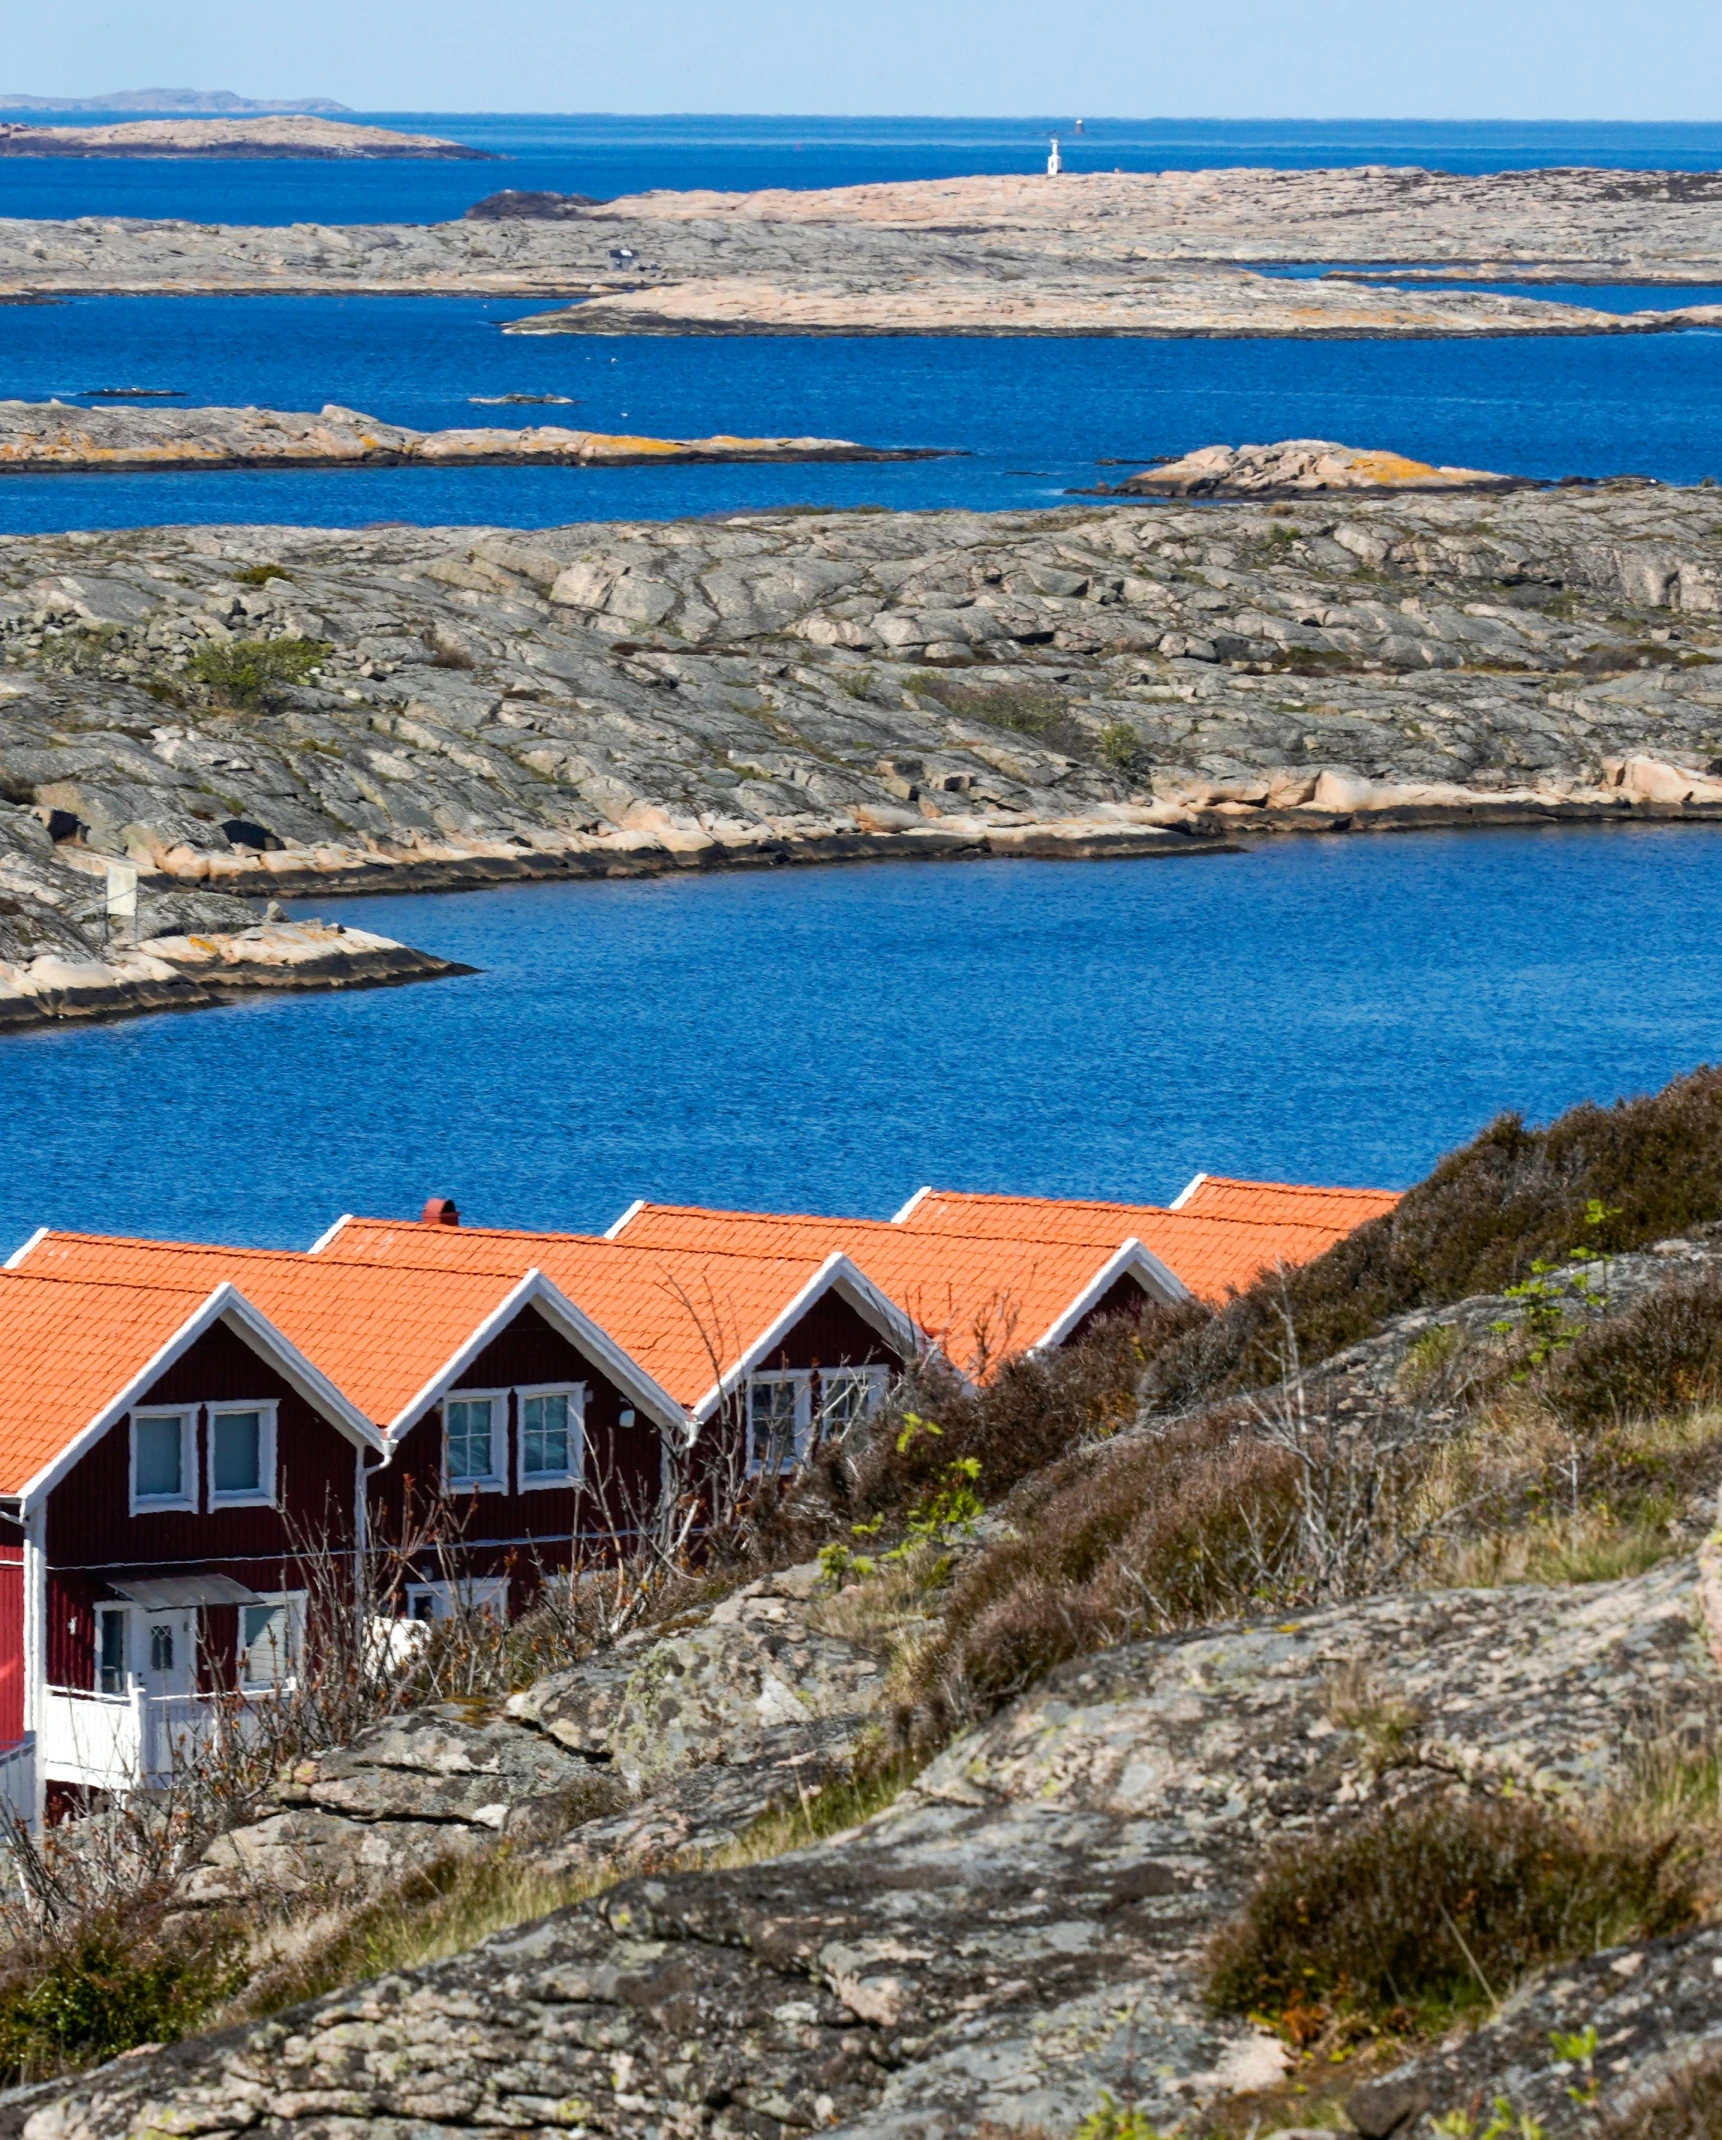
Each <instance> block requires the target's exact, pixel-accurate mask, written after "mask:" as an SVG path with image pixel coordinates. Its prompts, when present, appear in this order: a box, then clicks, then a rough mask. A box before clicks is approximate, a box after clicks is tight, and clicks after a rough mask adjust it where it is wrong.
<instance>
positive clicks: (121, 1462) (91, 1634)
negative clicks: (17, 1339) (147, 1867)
mask: <svg viewBox="0 0 1722 2140" xmlns="http://www.w3.org/2000/svg"><path fill="white" fill-rule="evenodd" d="M271 1398H272V1399H274V1400H275V1402H276V1405H277V1412H276V1453H275V1461H276V1484H277V1493H278V1498H279V1503H280V1505H279V1506H278V1507H275V1508H223V1509H171V1510H169V1509H156V1510H151V1511H149V1512H148V1513H146V1514H143V1515H138V1516H134V1515H132V1514H131V1513H130V1496H131V1427H130V1421H129V1419H122V1420H120V1421H118V1422H117V1423H116V1424H115V1425H114V1426H112V1427H111V1428H109V1430H108V1432H107V1433H106V1434H104V1435H103V1436H102V1438H101V1440H100V1441H98V1442H97V1443H96V1445H95V1446H94V1448H92V1449H90V1450H89V1451H88V1452H87V1453H86V1454H85V1455H84V1456H83V1457H82V1458H81V1459H80V1460H79V1461H78V1462H77V1463H76V1464H75V1465H74V1466H73V1467H72V1469H71V1470H70V1471H69V1472H68V1473H67V1474H66V1476H65V1478H63V1479H62V1480H61V1481H60V1483H59V1485H58V1486H56V1487H55V1488H54V1490H53V1492H52V1493H51V1494H50V1495H49V1496H48V1506H47V1517H46V1527H45V1533H44V1550H45V1554H46V1558H47V1562H48V1584H47V1591H48V1595H47V1628H46V1633H47V1651H48V1656H47V1667H48V1678H49V1681H50V1682H51V1683H52V1684H54V1685H56V1686H66V1687H89V1686H91V1685H93V1684H94V1669H95V1654H94V1644H95V1617H94V1612H93V1607H94V1605H95V1603H96V1601H97V1600H98V1599H99V1598H102V1597H105V1596H109V1595H111V1594H112V1593H111V1592H110V1591H109V1590H108V1588H107V1578H108V1577H109V1576H113V1575H119V1576H124V1575H127V1574H131V1575H148V1574H152V1573H154V1574H162V1575H170V1574H186V1573H190V1572H194V1571H195V1572H197V1573H202V1574H209V1573H214V1574H221V1575H231V1576H232V1577H234V1578H235V1580H236V1581H238V1582H241V1583H244V1584H246V1585H248V1586H249V1587H250V1588H252V1589H254V1590H261V1591H269V1590H285V1589H293V1588H297V1587H301V1586H302V1583H303V1576H302V1574H301V1575H298V1576H296V1575H295V1571H294V1558H293V1556H294V1551H295V1547H296V1546H301V1545H304V1544H307V1543H319V1544H322V1543H326V1544H328V1545H329V1546H331V1547H333V1548H334V1549H335V1550H337V1551H344V1550H348V1549H350V1548H351V1546H352V1543H353V1521H354V1516H355V1512H356V1505H357V1470H356V1466H357V1462H358V1451H357V1450H355V1448H354V1446H353V1444H352V1443H351V1442H350V1441H349V1440H348V1439H347V1438H346V1436H345V1435H343V1434H342V1433H340V1432H339V1431H338V1429H336V1428H335V1427H332V1426H330V1425H329V1423H328V1422H327V1421H326V1420H325V1419H324V1418H323V1417H322V1416H321V1415H320V1414H319V1413H318V1412H316V1411H314V1410H313V1409H312V1407H311V1406H310V1405H309V1404H307V1403H306V1402H305V1400H304V1399H303V1398H302V1397H300V1396H299V1395H298V1393H297V1392H296V1391H295V1390H294V1389H293V1387H292V1386H291V1384H289V1383H288V1382H286V1381H285V1380H284V1379H283V1378H282V1377H281V1376H280V1375H278V1374H277V1373H276V1372H275V1371H274V1369H273V1368H271V1367H269V1366H267V1365H266V1364H265V1363H264V1362H263V1361H262V1360H260V1359H259V1358H258V1356H257V1354H256V1353H254V1352H253V1351H252V1350H251V1348H250V1346H249V1345H247V1344H246V1343H245V1342H244V1340H243V1339H242V1338H240V1337H238V1336H236V1335H235V1334H234V1332H232V1331H231V1330H229V1329H227V1328H226V1326H225V1325H222V1324H218V1325H216V1327H215V1328H213V1329H211V1330H208V1331H206V1332H205V1333H204V1335H203V1336H202V1337H201V1338H199V1339H198V1341H197V1342H196V1344H194V1345H193V1346H191V1348H190V1349H189V1350H188V1351H187V1352H185V1353H184V1354H183V1355H182V1356H181V1357H180V1358H179V1359H178V1360H177V1361H175V1363H174V1365H173V1366H172V1367H171V1368H169V1369H168V1370H167V1372H166V1373H165V1374H164V1375H162V1376H161V1378H160V1379H159V1380H158V1381H157V1382H155V1383H154V1384H153V1385H152V1386H151V1388H150V1390H149V1393H148V1395H147V1396H146V1397H144V1398H143V1399H141V1400H140V1409H148V1408H149V1407H151V1406H155V1405H170V1404H171V1405H182V1406H193V1405H195V1406H198V1407H200V1409H199V1412H198V1418H197V1429H196V1448H197V1478H198V1481H199V1485H200V1488H201V1487H204V1486H206V1484H207V1477H208V1454H209V1451H208V1418H207V1414H206V1413H205V1412H204V1411H203V1410H202V1409H201V1407H203V1406H206V1405H209V1404H230V1403H236V1402H244V1401H247V1400H249V1399H258V1400H267V1399H271Z"/></svg>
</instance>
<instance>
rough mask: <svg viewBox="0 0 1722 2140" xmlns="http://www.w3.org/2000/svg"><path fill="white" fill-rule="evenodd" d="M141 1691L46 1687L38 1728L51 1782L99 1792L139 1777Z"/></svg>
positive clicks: (46, 1774)
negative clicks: (107, 1691)
mask: <svg viewBox="0 0 1722 2140" xmlns="http://www.w3.org/2000/svg"><path fill="white" fill-rule="evenodd" d="M143 1709H144V1694H143V1689H142V1688H141V1687H134V1688H133V1689H132V1690H131V1692H130V1693H129V1694H92V1693H89V1692H87V1691H86V1690H84V1689H83V1688H81V1687H47V1688H45V1689H44V1690H43V1695H42V1719H41V1724H40V1727H39V1729H38V1731H37V1735H36V1737H37V1746H38V1750H39V1752H40V1756H41V1762H42V1774H43V1776H44V1777H45V1778H46V1779H47V1781H48V1782H50V1783H76V1784H82V1785H84V1786H85V1787H86V1788H88V1789H92V1790H98V1791H113V1790H123V1789H125V1788H126V1787H127V1786H128V1785H130V1784H135V1783H137V1782H138V1781H139V1780H140V1774H141V1770H142V1766H143V1763H142V1753H143Z"/></svg>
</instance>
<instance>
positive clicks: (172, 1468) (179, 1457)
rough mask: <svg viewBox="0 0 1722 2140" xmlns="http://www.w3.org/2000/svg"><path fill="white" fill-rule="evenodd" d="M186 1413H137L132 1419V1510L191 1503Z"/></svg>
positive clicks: (190, 1455)
mask: <svg viewBox="0 0 1722 2140" xmlns="http://www.w3.org/2000/svg"><path fill="white" fill-rule="evenodd" d="M191 1419H192V1415H191V1414H190V1413H189V1412H138V1413H135V1414H134V1415H133V1418H132V1513H133V1515H134V1516H135V1515H137V1514H139V1513H141V1512H142V1511H143V1510H146V1509H152V1508H191V1507H194V1506H195V1502H194V1500H193V1497H192V1492H191V1484H192V1476H193V1471H194V1468H195V1464H194V1458H193V1451H192V1438H191Z"/></svg>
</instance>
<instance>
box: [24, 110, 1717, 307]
mask: <svg viewBox="0 0 1722 2140" xmlns="http://www.w3.org/2000/svg"><path fill="white" fill-rule="evenodd" d="M172 123H173V124H174V125H176V126H180V125H183V126H190V125H192V124H194V123H203V122H190V121H186V122H172ZM208 123H211V124H221V123H225V122H208ZM236 123H240V122H236ZM242 123H243V125H244V126H245V127H247V128H259V127H265V128H267V127H279V128H286V129H305V128H313V129H314V128H318V127H327V128H329V129H330V132H331V135H338V134H340V131H341V130H340V129H339V127H337V126H336V125H335V124H334V122H330V121H323V120H316V119H310V118H306V119H280V120H266V119H257V120H246V121H244V122H242ZM122 131H123V130H122ZM373 131H374V130H373ZM283 138H286V137H283ZM292 138H293V139H295V140H297V139H300V138H301V136H300V135H299V134H298V133H295V134H293V136H292ZM304 138H305V139H309V138H310V136H308V135H307V136H305V137H304ZM317 138H319V139H320V138H322V136H320V135H319V136H318V137H317ZM405 138H406V137H402V136H388V137H386V139H388V140H392V141H394V142H395V143H397V144H398V143H399V142H400V141H402V140H403V139H405ZM382 152H383V151H382V149H381V148H379V149H378V151H377V153H382ZM394 152H396V151H391V153H394ZM293 153H302V151H300V150H294V151H293ZM412 153H419V151H418V150H416V149H415V150H414V151H413V152H412ZM425 153H431V151H426V152H425ZM435 153H444V150H443V149H437V150H436V151H435ZM463 153H469V152H463ZM1321 263H1326V264H1327V265H1328V267H1329V268H1330V270H1331V272H1330V273H1329V274H1327V275H1325V276H1316V277H1311V276H1308V275H1297V276H1290V275H1287V274H1285V273H1284V272H1281V271H1283V270H1284V269H1285V268H1287V267H1290V266H1298V265H1301V266H1308V265H1310V264H1318V265H1319V264H1321ZM1359 263H1363V264H1365V265H1366V266H1368V267H1372V268H1383V267H1387V268H1393V269H1404V270H1406V271H1407V272H1406V274H1405V275H1404V276H1403V278H1402V279H1401V280H1400V281H1399V282H1398V283H1394V282H1391V281H1389V282H1383V281H1381V280H1379V279H1376V280H1371V279H1369V278H1368V277H1364V278H1363V279H1359V277H1358V276H1357V274H1356V273H1355V272H1354V271H1355V270H1356V269H1357V267H1358V264H1359ZM1411 270H1416V271H1417V272H1416V273H1415V274H1413V273H1411V272H1409V271H1411ZM1430 278H1435V279H1433V280H1432V279H1430ZM1442 278H1447V279H1458V278H1462V279H1465V280H1469V281H1508V282H1513V283H1521V282H1522V283H1531V284H1534V283H1538V282H1548V281H1561V282H1566V283H1573V282H1593V283H1622V282H1626V283H1642V284H1646V285H1657V284H1660V285H1664V286H1675V285H1679V284H1682V283H1688V284H1691V283H1714V282H1716V281H1718V280H1722V179H1719V178H1718V176H1717V174H1714V173H1703V172H1700V173H1688V172H1673V173H1670V172H1639V171H1607V170H1569V171H1509V172H1498V173H1485V174H1480V175H1465V176H1454V175H1452V174H1449V173H1443V172H1429V171H1421V170H1414V169H1413V170H1389V169H1381V168H1377V169H1368V170H1361V169H1346V170H1330V171H1262V170H1233V171H1168V172H1115V173H1093V174H1088V175H1084V176H1075V175H1070V174H1066V175H1065V176H1063V177H1060V178H1056V179H1053V178H1046V177H1042V176H1025V177H1012V176H991V177H980V178H962V179H949V180H926V181H916V182H911V183H902V184H892V185H878V186H852V187H844V188H838V189H833V190H828V191H808V192H791V191H782V190H780V191H768V192H762V193H752V194H716V193H645V194H636V195H632V196H630V197H628V198H625V199H620V200H612V201H590V200H586V199H583V198H579V197H574V196H562V197H558V196H546V195H543V194H528V193H503V194H497V195H492V196H490V197H489V198H487V199H486V200H484V201H482V202H479V203H477V204H475V207H474V209H473V210H472V211H471V212H470V213H469V214H468V216H466V217H465V218H463V219H462V220H460V221H458V222H452V223H441V224H435V225H429V226H426V225H417V224H413V225H407V224H387V225H385V224H377V225H362V226H356V227H353V228H345V229H343V228H335V227H326V226H321V225H313V224H300V225H294V226H293V227H291V228H285V229H275V228H270V229H241V228H216V227H211V228H205V227H203V226H199V225H195V224H190V223H184V222H155V223H151V222H143V221H139V220H137V219H133V218H118V217H101V218H95V217H86V218H83V219H80V220H78V221H76V222H59V223H53V222H25V221H15V222H11V223H7V224H5V225H3V226H0V295H7V296H19V297H23V296H35V297H51V296H54V295H57V294H60V293H62V292H66V293H72V292H75V293H77V294H79V295H88V294H90V293H92V292H100V291H113V292H136V293H160V294H178V293H200V292H214V293H219V292H231V293H233V294H245V293H253V292H267V291H277V292H307V293H316V292H325V291H326V292H342V291H345V292H355V293H358V292H379V293H388V292H402V293H415V294H421V295H437V294H449V295H459V294H484V295H492V296H507V297H533V298H547V299H548V298H563V299H570V298H583V299H590V300H593V302H590V303H584V304H581V305H579V306H577V307H576V308H575V309H574V310H573V311H571V312H568V313H558V314H549V315H546V316H545V317H544V318H542V319H540V320H537V321H533V322H517V323H516V328H517V331H523V332H556V333H560V332H573V333H599V332H602V333H614V334H634V333H678V334H697V333H774V332H778V333H796V334H807V333H845V334H858V333H866V334H889V333H938V334H994V335H996V334H1055V335H1056V334H1132V335H1260V334H1285V335H1293V336H1310V335H1339V336H1372V335H1385V336H1403V335H1442V334H1464V335H1475V334H1490V335H1497V334H1621V333H1644V332H1662V331H1667V330H1669V329H1676V328H1680V327H1683V326H1692V325H1707V324H1711V311H1712V310H1713V308H1707V307H1703V306H1699V307H1691V306H1683V305H1681V304H1680V303H1679V302H1678V292H1677V290H1674V289H1670V290H1669V291H1668V294H1669V295H1670V296H1671V297H1673V298H1674V299H1675V301H1674V302H1672V303H1665V304H1660V305H1659V304H1657V303H1655V302H1653V301H1648V300H1649V299H1650V298H1651V297H1652V296H1653V294H1654V293H1651V292H1647V302H1646V304H1645V306H1644V307H1643V308H1642V309H1641V310H1638V311H1635V312H1631V313H1622V312H1619V311H1610V310H1604V309H1601V308H1599V307H1594V306H1589V305H1583V304H1572V303H1556V302H1552V301H1548V300H1544V299H1541V298H1539V297H1537V296H1536V295H1534V294H1523V293H1520V292H1508V293H1504V294H1503V293H1498V292H1490V291H1486V290H1471V289H1454V288H1449V287H1444V286H1443V281H1442Z"/></svg>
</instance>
